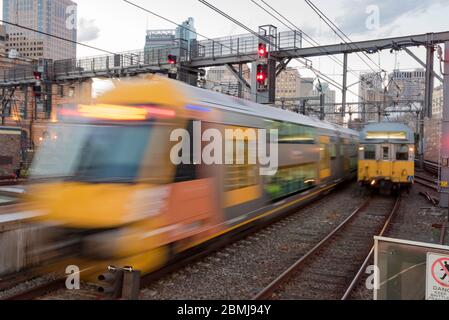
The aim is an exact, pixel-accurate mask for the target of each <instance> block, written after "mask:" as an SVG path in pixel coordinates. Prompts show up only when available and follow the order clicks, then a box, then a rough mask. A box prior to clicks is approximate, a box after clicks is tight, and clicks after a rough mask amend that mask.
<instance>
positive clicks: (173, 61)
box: [168, 54, 177, 65]
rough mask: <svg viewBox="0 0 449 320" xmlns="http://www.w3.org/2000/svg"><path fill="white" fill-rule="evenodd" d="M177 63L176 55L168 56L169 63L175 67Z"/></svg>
mask: <svg viewBox="0 0 449 320" xmlns="http://www.w3.org/2000/svg"><path fill="white" fill-rule="evenodd" d="M176 62H177V57H176V56H175V55H172V54H169V55H168V63H169V64H171V65H173V64H176Z"/></svg>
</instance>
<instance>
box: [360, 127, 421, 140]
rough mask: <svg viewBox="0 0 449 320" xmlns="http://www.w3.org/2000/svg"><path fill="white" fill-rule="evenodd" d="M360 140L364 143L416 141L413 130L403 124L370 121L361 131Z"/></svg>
mask: <svg viewBox="0 0 449 320" xmlns="http://www.w3.org/2000/svg"><path fill="white" fill-rule="evenodd" d="M360 140H361V141H362V142H363V143H382V142H385V141H388V142H391V143H407V144H413V143H415V134H414V132H413V130H412V129H411V128H410V127H409V126H407V125H405V124H403V123H396V122H381V123H370V124H368V125H366V126H365V127H364V128H363V129H362V131H361V132H360Z"/></svg>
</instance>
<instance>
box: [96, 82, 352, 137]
mask: <svg viewBox="0 0 449 320" xmlns="http://www.w3.org/2000/svg"><path fill="white" fill-rule="evenodd" d="M129 99H131V100H133V101H134V100H135V101H136V102H137V103H141V102H142V99H144V100H145V101H146V100H148V101H150V100H151V102H152V103H161V104H168V105H173V106H180V107H181V106H185V104H186V103H188V104H197V105H198V106H208V107H210V108H216V109H221V110H226V111H232V112H238V113H241V114H247V115H250V116H256V117H261V118H266V119H269V120H278V121H286V122H291V123H297V124H302V125H305V126H310V127H315V128H321V129H326V130H329V131H332V132H334V133H337V132H338V133H341V134H344V135H348V136H351V137H354V138H358V136H359V133H358V132H357V131H354V130H350V129H347V128H344V127H341V126H338V125H335V124H331V123H329V122H326V121H321V120H318V119H313V118H310V117H307V116H304V115H300V114H297V113H294V112H291V111H286V110H282V109H280V108H274V107H272V106H266V105H262V104H259V103H255V102H252V101H249V100H244V99H240V98H237V97H233V96H228V95H224V94H221V93H218V92H214V91H211V90H206V89H202V88H198V87H194V86H190V85H188V84H185V83H183V82H180V81H176V80H172V79H168V78H163V77H159V76H151V77H150V78H147V79H141V80H131V81H123V82H120V83H119V84H117V87H116V88H115V89H112V90H109V91H107V92H105V93H104V94H103V95H101V96H99V97H98V99H97V100H98V101H100V102H102V103H108V102H110V101H114V103H117V102H119V101H120V102H123V103H127V102H129V101H128V100H129ZM138 100H140V101H139V102H138ZM153 100H154V101H153Z"/></svg>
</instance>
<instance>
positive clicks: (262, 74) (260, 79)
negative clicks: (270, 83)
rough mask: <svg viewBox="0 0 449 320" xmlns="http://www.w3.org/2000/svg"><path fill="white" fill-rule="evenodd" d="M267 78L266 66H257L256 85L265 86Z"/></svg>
mask: <svg viewBox="0 0 449 320" xmlns="http://www.w3.org/2000/svg"><path fill="white" fill-rule="evenodd" d="M267 77H268V74H267V66H266V65H264V64H259V65H257V74H256V80H257V83H258V84H259V85H261V86H263V85H265V84H266V80H267Z"/></svg>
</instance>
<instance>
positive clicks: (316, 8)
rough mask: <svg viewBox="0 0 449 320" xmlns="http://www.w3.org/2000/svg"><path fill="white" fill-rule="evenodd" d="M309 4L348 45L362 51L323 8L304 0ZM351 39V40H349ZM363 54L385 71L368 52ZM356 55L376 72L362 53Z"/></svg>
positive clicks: (380, 69) (309, 0)
mask: <svg viewBox="0 0 449 320" xmlns="http://www.w3.org/2000/svg"><path fill="white" fill-rule="evenodd" d="M304 1H305V2H306V3H307V5H309V7H310V8H312V10H313V11H314V12H315V13H316V14H317V15H318V16H319V17H320V18H321V19H323V21H324V23H326V25H327V26H328V27H329V28H330V29H331V30H332V31H333V32H334V33H335V34H336V35H337V36H338V37H339V38H340V39H341V40H343V41H344V43H346V44H347V45H349V46H350V47H351V48H356V49H358V50H360V51H361V49H360V47H359V46H357V45H356V44H354V43H353V41H352V40H351V39H350V38H349V36H348V35H347V34H346V33H345V32H344V31H343V30H341V28H340V27H338V26H337V25H336V24H335V23H334V22H333V21H332V20H331V19H330V18H329V17H328V16H327V15H326V14H325V13H324V12H323V11H322V10H320V9H319V8H318V7H317V6H316V5H315V4H314V3H313V2H312V1H311V0H304ZM348 41H349V42H348ZM362 54H363V55H364V56H365V57H366V58H368V59H369V60H370V61H371V62H372V63H374V64H375V65H376V66H377V67H379V71H385V70H382V67H381V66H380V65H378V64H377V62H375V61H374V60H373V59H372V58H371V57H370V56H369V55H368V54H367V53H366V52H362ZM356 55H357V56H358V57H359V58H360V60H362V61H363V62H364V63H365V64H366V65H367V66H368V67H369V68H370V69H371V70H372V71H373V72H376V70H374V69H373V68H372V66H371V65H370V63H369V62H367V61H366V60H365V59H364V58H363V57H362V56H361V55H360V53H359V52H356Z"/></svg>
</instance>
